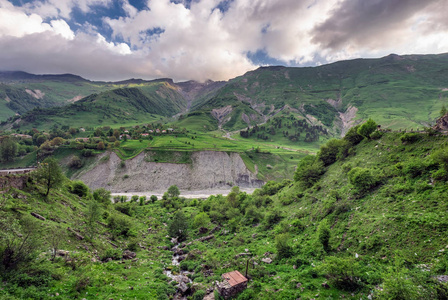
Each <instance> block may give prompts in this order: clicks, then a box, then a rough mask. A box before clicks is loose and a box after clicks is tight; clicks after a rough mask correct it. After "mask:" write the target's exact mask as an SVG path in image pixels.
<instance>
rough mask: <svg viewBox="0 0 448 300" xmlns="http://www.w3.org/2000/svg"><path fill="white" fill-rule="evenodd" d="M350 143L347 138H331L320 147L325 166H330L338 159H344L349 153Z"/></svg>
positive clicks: (320, 157)
mask: <svg viewBox="0 0 448 300" xmlns="http://www.w3.org/2000/svg"><path fill="white" fill-rule="evenodd" d="M349 148H350V144H349V143H348V142H347V141H345V140H337V139H331V140H329V141H328V142H327V143H326V144H324V145H322V146H321V147H320V151H319V155H318V157H319V159H320V160H321V161H322V162H323V163H324V166H329V165H331V164H332V163H334V162H335V161H336V160H337V159H343V158H345V157H347V155H348V149H349Z"/></svg>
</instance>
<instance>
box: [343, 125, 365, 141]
mask: <svg viewBox="0 0 448 300" xmlns="http://www.w3.org/2000/svg"><path fill="white" fill-rule="evenodd" d="M359 127H360V125H356V126H355V127H352V128H350V129H349V131H348V132H347V133H346V134H345V136H344V138H343V139H344V140H346V141H347V142H349V143H350V144H352V145H357V144H359V143H360V142H361V141H362V140H363V139H364V137H363V136H362V135H360V134H359V133H358V129H359Z"/></svg>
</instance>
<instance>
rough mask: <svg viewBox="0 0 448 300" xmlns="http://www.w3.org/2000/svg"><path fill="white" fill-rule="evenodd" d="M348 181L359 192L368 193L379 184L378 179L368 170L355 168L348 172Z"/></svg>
mask: <svg viewBox="0 0 448 300" xmlns="http://www.w3.org/2000/svg"><path fill="white" fill-rule="evenodd" d="M348 179H349V180H350V183H351V184H353V185H354V186H355V188H356V189H358V190H359V191H368V190H370V189H371V188H373V187H375V186H376V185H377V184H378V180H377V178H376V177H375V176H374V175H373V174H372V172H371V171H370V170H369V169H366V168H360V167H356V168H353V169H352V170H351V171H350V172H348Z"/></svg>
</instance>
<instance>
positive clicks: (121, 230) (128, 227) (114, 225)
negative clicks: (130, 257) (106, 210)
mask: <svg viewBox="0 0 448 300" xmlns="http://www.w3.org/2000/svg"><path fill="white" fill-rule="evenodd" d="M107 227H109V228H110V229H111V232H112V235H113V236H114V237H117V236H120V235H123V236H132V235H133V232H132V229H133V227H132V222H131V221H129V220H128V219H127V217H125V216H122V215H119V214H113V215H110V216H109V218H107Z"/></svg>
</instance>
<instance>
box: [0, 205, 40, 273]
mask: <svg viewBox="0 0 448 300" xmlns="http://www.w3.org/2000/svg"><path fill="white" fill-rule="evenodd" d="M38 232H39V225H38V223H37V221H35V220H34V219H33V218H32V217H31V216H26V217H24V218H23V219H22V220H20V222H19V220H17V219H14V218H12V216H8V215H5V214H3V215H1V218H0V241H1V243H0V258H1V265H0V268H1V269H2V270H4V271H10V270H13V269H16V268H18V267H20V266H21V265H23V264H26V263H29V262H30V261H31V260H32V259H33V258H34V255H35V251H36V250H37V249H38Z"/></svg>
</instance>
